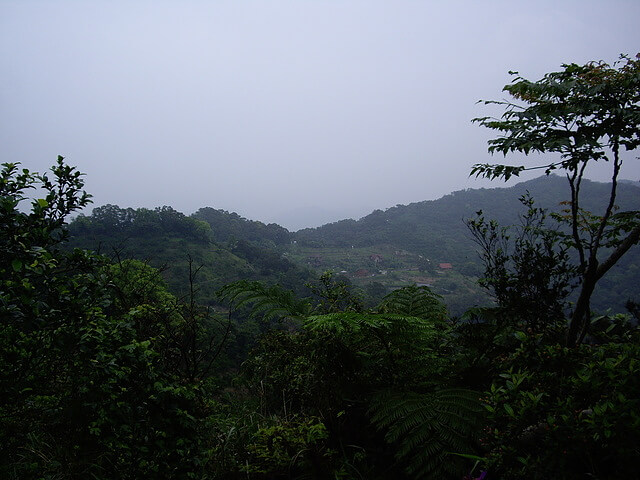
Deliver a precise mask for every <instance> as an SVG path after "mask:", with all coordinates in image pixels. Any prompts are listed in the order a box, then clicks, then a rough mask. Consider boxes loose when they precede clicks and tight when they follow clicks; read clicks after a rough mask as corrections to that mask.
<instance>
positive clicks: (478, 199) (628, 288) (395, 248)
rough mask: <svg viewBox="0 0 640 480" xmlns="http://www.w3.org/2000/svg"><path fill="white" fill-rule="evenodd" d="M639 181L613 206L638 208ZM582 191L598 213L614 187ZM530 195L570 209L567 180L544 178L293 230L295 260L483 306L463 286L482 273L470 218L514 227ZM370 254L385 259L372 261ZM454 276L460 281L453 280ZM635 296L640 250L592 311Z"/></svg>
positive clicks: (639, 289)
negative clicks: (425, 287) (430, 288)
mask: <svg viewBox="0 0 640 480" xmlns="http://www.w3.org/2000/svg"><path fill="white" fill-rule="evenodd" d="M636 183H637V182H635V183H633V182H627V183H623V184H621V185H620V186H619V187H618V195H617V199H616V205H617V206H618V207H619V208H620V209H622V210H640V187H639V186H638V185H636ZM582 190H583V194H584V202H583V208H584V209H585V210H588V211H591V212H593V213H594V214H596V215H597V214H598V212H599V211H600V210H602V209H603V208H604V207H603V205H606V201H607V199H608V194H609V191H610V184H607V183H599V182H591V181H588V180H585V181H584V182H583V186H582ZM527 192H528V193H529V194H530V195H531V196H532V197H533V199H534V200H535V202H536V204H537V205H538V206H539V207H542V208H545V209H548V210H549V211H550V212H562V211H563V210H566V208H567V206H566V204H563V202H566V201H567V199H568V197H567V195H568V190H567V181H566V179H565V178H563V177H560V176H557V175H549V176H544V175H543V176H541V177H538V178H536V179H533V180H529V181H526V182H521V183H518V184H517V185H515V186H513V187H509V188H490V189H487V188H481V189H467V190H461V191H457V192H453V193H451V194H449V195H446V196H444V197H442V198H440V199H437V200H431V201H424V202H418V203H412V204H409V205H397V206H395V207H391V208H388V209H387V210H385V211H382V210H376V211H375V212H373V213H371V214H369V215H367V216H366V217H363V218H361V219H360V220H357V221H356V220H342V221H339V222H335V223H331V224H327V225H323V226H322V227H318V228H313V229H304V230H301V231H299V232H296V233H295V234H294V235H293V238H294V239H295V241H296V242H297V246H298V250H299V251H303V252H304V254H303V255H298V256H297V257H295V258H297V259H298V260H299V261H305V259H306V260H307V263H309V264H310V265H314V264H315V266H316V268H319V269H334V270H339V271H340V270H343V269H344V270H347V275H349V276H353V275H354V274H355V272H357V271H358V270H361V269H366V270H367V272H368V273H367V277H366V279H356V281H357V282H359V283H362V282H365V281H368V282H382V283H383V284H390V285H396V286H400V285H402V284H403V283H404V284H407V283H411V279H413V281H414V282H416V283H421V280H420V279H421V278H427V279H432V280H431V281H430V282H426V281H425V283H429V284H432V285H437V284H438V283H440V284H441V285H442V289H443V290H441V291H440V293H442V294H444V295H445V298H446V299H447V300H448V302H451V303H452V305H455V310H456V311H458V312H459V311H460V309H461V310H464V309H466V308H469V307H471V306H473V304H475V303H478V302H481V301H482V300H483V298H482V297H480V296H478V295H475V294H471V293H470V292H468V290H469V288H470V289H471V290H473V286H472V285H473V282H472V283H471V285H470V286H468V287H467V288H465V287H464V284H463V283H462V281H461V280H462V277H467V276H468V277H475V278H477V277H478V276H480V275H481V272H482V270H481V262H480V258H479V256H478V245H476V244H475V243H474V241H473V237H472V235H471V233H470V231H469V229H468V228H467V226H466V224H465V220H468V219H470V218H473V217H474V216H475V215H476V212H478V211H480V210H482V212H483V214H484V216H485V217H486V218H489V219H494V220H496V221H497V222H498V223H499V224H501V225H512V224H517V223H518V222H519V218H518V215H519V214H521V213H523V212H524V211H525V210H526V209H525V207H524V206H522V205H521V204H520V203H519V201H518V199H519V198H520V197H521V196H522V195H524V194H525V193H527ZM551 225H553V224H551ZM558 228H562V227H558ZM359 252H365V254H360V255H359V258H360V261H359V263H357V262H353V258H354V257H356V256H358V253H359ZM371 255H379V256H380V257H381V258H380V259H379V261H378V262H374V261H371V259H370V257H371ZM305 257H306V258H305ZM348 257H351V261H349V260H348ZM441 263H449V264H451V266H452V269H451V270H450V271H449V270H447V271H446V272H444V273H445V277H442V276H441V275H440V276H439V275H436V274H435V272H436V271H437V270H441V269H439V268H438V266H439V264H441ZM349 267H350V268H349ZM411 269H413V274H412V273H411V271H410V270H411ZM380 270H383V271H386V272H387V273H386V275H384V276H381V275H380V274H379V272H380ZM394 270H398V271H399V272H400V275H399V277H400V278H399V279H398V278H396V279H394V280H393V281H391V282H389V281H388V276H389V275H392V274H393V272H394ZM454 272H455V273H456V274H461V275H462V277H460V276H458V277H456V278H451V275H453V274H454ZM447 275H448V277H447ZM356 276H357V275H356ZM402 279H404V281H403V280H402ZM445 283H446V284H447V285H449V287H451V286H453V285H456V284H459V286H458V287H456V291H455V292H451V291H449V290H451V288H447V287H446V286H444V285H445ZM638 298H640V251H638V249H634V250H631V251H630V252H629V254H628V255H626V256H625V257H624V258H623V259H621V261H620V263H619V264H618V265H616V266H615V268H614V269H613V270H612V271H610V272H609V273H608V274H607V276H606V277H605V278H604V279H603V281H602V283H601V284H600V285H599V290H598V291H597V292H596V295H595V298H594V305H595V306H596V308H597V309H598V310H600V311H605V310H607V309H609V308H611V309H613V310H614V311H624V305H625V303H626V302H627V300H629V299H638ZM464 302H467V303H466V305H465V304H464Z"/></svg>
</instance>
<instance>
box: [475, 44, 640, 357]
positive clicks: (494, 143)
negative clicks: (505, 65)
mask: <svg viewBox="0 0 640 480" xmlns="http://www.w3.org/2000/svg"><path fill="white" fill-rule="evenodd" d="M511 73H512V75H514V76H515V77H514V80H513V81H512V82H511V83H510V84H508V85H506V86H505V87H504V89H503V90H504V91H506V92H508V93H509V94H510V95H511V96H512V97H513V99H514V100H513V101H485V102H484V104H495V105H499V106H502V107H504V108H505V112H504V113H503V115H502V117H501V118H500V119H497V118H493V117H482V118H476V119H474V120H473V121H474V122H476V123H479V124H480V125H483V126H485V127H488V128H491V129H493V130H497V131H498V132H500V133H501V135H500V136H499V137H497V138H495V139H493V140H490V141H489V152H490V153H495V152H499V153H502V154H504V155H505V156H506V155H507V154H508V153H512V152H521V153H525V154H529V153H531V152H538V153H555V154H559V155H560V159H559V161H557V162H550V163H547V164H545V165H541V166H534V167H525V166H510V165H491V164H477V165H474V166H473V168H472V170H471V175H474V174H475V175H476V176H482V177H486V178H490V179H495V178H503V179H504V180H508V179H509V178H510V177H511V176H514V175H515V176H518V175H519V174H520V172H523V171H526V170H534V169H544V171H545V173H546V174H549V173H551V172H552V171H554V170H562V171H564V172H565V173H566V176H567V180H568V182H569V187H570V191H571V198H570V201H569V202H568V209H567V211H566V215H565V216H564V217H563V219H564V220H565V221H566V222H567V223H568V225H569V228H570V232H571V233H570V238H571V245H572V247H573V248H574V249H575V250H576V252H577V257H578V265H577V270H578V274H579V277H580V287H579V288H580V293H579V296H578V299H577V301H576V303H575V306H574V308H573V312H572V314H571V318H570V321H569V329H568V333H567V344H568V345H575V344H578V343H580V342H581V340H582V338H584V335H585V334H586V332H587V328H588V325H589V322H590V317H591V308H590V299H591V295H592V294H593V291H594V289H595V287H596V284H597V283H598V281H599V280H600V279H601V278H602V277H603V276H604V275H605V274H606V273H607V272H608V271H609V270H610V269H611V267H612V266H613V265H615V264H616V262H617V261H618V260H619V259H620V257H622V256H623V255H624V254H625V253H626V252H627V251H628V250H629V249H630V248H631V247H632V246H633V245H635V244H637V243H638V240H640V212H617V211H616V204H615V201H616V189H617V184H618V176H619V174H620V170H621V167H622V163H623V155H621V151H627V152H631V151H634V150H636V149H637V148H638V146H640V54H639V55H638V56H636V58H635V59H632V58H629V57H626V56H621V58H620V60H619V61H618V62H615V63H614V64H613V65H609V64H607V63H604V62H590V63H587V64H585V65H577V64H570V65H563V68H562V70H561V71H559V72H552V73H548V74H546V75H545V76H544V77H543V78H542V79H540V80H538V81H535V82H533V81H530V80H527V79H525V78H523V77H521V76H519V75H518V73H517V72H511ZM598 161H605V162H609V163H610V164H611V168H612V175H611V190H610V194H609V201H608V202H607V205H606V206H604V210H603V212H601V213H599V214H595V215H594V214H591V213H590V212H586V211H584V210H583V209H582V208H581V204H580V201H581V196H580V195H581V190H580V187H581V182H582V179H583V178H584V175H585V172H586V169H587V166H588V165H590V164H592V163H593V162H598Z"/></svg>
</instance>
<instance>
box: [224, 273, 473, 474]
mask: <svg viewBox="0 0 640 480" xmlns="http://www.w3.org/2000/svg"><path fill="white" fill-rule="evenodd" d="M330 280H331V279H330V277H328V276H327V277H325V279H324V282H322V285H324V286H325V287H327V290H328V291H325V292H324V293H323V295H321V296H319V298H320V303H319V304H318V306H317V307H316V311H319V312H327V311H328V312H329V313H321V314H315V315H314V314H310V313H307V316H306V318H305V319H304V323H303V329H302V330H299V331H293V332H288V331H279V332H272V333H270V334H268V335H266V336H265V337H264V338H263V339H262V341H261V342H260V344H259V347H258V348H257V349H255V350H254V352H253V353H252V355H251V356H250V358H249V360H248V361H247V362H246V364H245V368H246V372H247V373H248V377H247V379H248V381H249V385H250V388H252V389H258V390H259V392H260V399H261V401H260V405H261V413H262V414H263V415H266V414H278V415H284V416H286V415H291V414H299V415H304V416H309V415H311V416H313V415H317V416H319V417H320V418H323V420H324V422H325V425H326V427H327V428H328V432H329V440H330V442H333V443H332V444H333V445H335V446H334V448H335V449H336V450H338V451H344V446H345V445H358V446H359V447H360V448H362V450H363V452H364V453H365V454H366V455H365V457H363V458H365V459H366V458H368V459H370V460H372V457H371V453H370V452H372V451H375V450H376V449H378V448H380V442H381V440H382V439H381V438H380V437H379V436H378V435H377V433H376V430H377V429H380V431H382V432H387V433H388V434H387V439H388V442H389V443H390V444H391V445H392V446H393V450H391V451H390V453H393V452H397V456H398V459H399V461H400V465H404V466H406V467H407V470H406V471H407V473H408V474H409V475H410V477H411V478H420V475H422V473H423V472H424V471H431V470H432V471H433V472H436V471H438V472H440V473H442V475H443V476H442V477H441V478H455V475H461V474H462V472H463V471H464V469H462V466H461V464H463V463H464V462H461V461H458V460H459V458H458V460H452V461H451V462H448V465H449V469H448V470H447V469H446V468H445V469H444V470H442V469H440V467H442V462H441V461H442V459H443V458H445V457H446V452H447V451H450V450H451V449H455V448H458V447H461V448H463V447H462V446H463V444H464V452H462V453H468V452H469V449H471V448H472V446H471V444H472V443H473V442H472V441H467V442H463V441H462V440H461V439H462V437H464V438H467V439H470V438H473V429H474V428H475V425H476V423H475V422H476V421H477V420H478V412H479V403H478V395H477V394H474V393H473V392H469V391H463V390H446V389H444V388H442V387H443V385H445V386H446V385H447V381H448V375H449V373H448V372H447V366H448V365H449V363H448V362H447V360H446V355H447V353H451V350H450V349H449V347H447V346H446V345H445V341H444V337H445V335H446V330H447V329H446V323H445V322H444V312H445V307H444V306H443V305H442V304H441V303H440V302H439V301H438V299H437V296H435V295H434V294H433V293H432V292H431V291H430V290H429V289H427V288H418V287H415V286H414V287H407V288H406V289H402V290H400V291H398V292H394V293H392V294H390V295H388V296H387V298H386V299H385V301H384V302H383V303H382V304H381V305H380V306H379V307H377V308H376V309H374V310H373V311H370V312H368V311H362V310H360V311H358V310H356V309H354V308H352V307H351V306H352V305H353V303H351V302H350V301H348V296H345V292H346V291H345V290H344V285H339V284H338V285H337V286H336V285H335V284H333V283H331V282H330ZM246 286H248V287H249V289H248V290H249V291H248V292H247V296H246V297H242V294H241V293H239V292H237V294H236V298H246V299H252V298H253V295H255V294H256V293H258V292H259V293H265V292H269V291H270V290H271V289H272V288H274V287H270V288H266V287H263V288H262V289H260V288H257V286H256V285H250V284H246ZM239 287H241V286H240V285H238V284H236V285H234V286H233V287H232V289H231V290H234V291H237V289H238V288H239ZM334 288H335V290H332V289H334ZM283 297H284V298H287V297H286V296H283V295H270V296H269V297H268V299H278V298H283ZM345 298H347V301H345V302H342V303H340V302H338V301H337V300H338V299H345ZM263 299H266V297H260V296H258V297H257V299H256V306H257V310H256V311H257V312H263V311H264V312H267V313H268V312H270V311H271V310H269V309H265V308H264V303H262V302H263ZM326 299H332V300H335V301H331V300H330V301H326ZM286 303H287V304H291V302H290V301H287V302H286ZM336 305H341V307H336ZM358 309H361V307H359V306H358ZM414 315H415V316H414ZM399 392H405V394H403V395H398V393H399ZM406 395H409V396H411V398H412V399H413V403H412V405H413V406H414V407H415V408H413V407H412V408H405V410H404V412H405V413H406V417H404V418H403V423H402V425H400V424H399V423H398V422H397V421H398V417H394V416H389V412H391V411H403V410H402V408H404V407H403V405H404V403H403V402H404V398H405V397H406ZM383 398H384V399H386V400H385V402H386V409H383V408H382V403H381V402H382V400H381V399H383ZM474 405H475V408H474ZM427 411H433V412H437V413H434V416H431V417H430V416H428V415H426V414H425V412H427ZM463 411H464V413H465V415H467V417H466V418H465V419H461V418H460V415H461V414H462V412H463ZM454 417H456V418H457V419H454ZM412 422H413V423H412ZM409 424H411V425H412V427H414V428H413V429H412V432H411V434H407V435H406V436H403V437H402V438H401V436H400V435H399V434H397V432H398V431H400V430H401V429H405V428H407V427H406V425H409ZM394 432H396V433H394ZM452 432H456V433H452ZM435 439H438V441H435ZM427 440H430V441H431V440H433V441H432V442H428V445H429V447H428V448H427V449H426V451H422V452H421V453H418V452H417V449H418V448H419V445H425V443H422V441H427ZM336 442H338V443H337V444H336ZM456 458H457V457H456ZM383 460H384V457H378V458H377V459H376V461H375V462H374V463H375V464H379V462H380V461H383ZM390 461H391V459H387V460H386V461H385V463H387V464H388V462H390ZM360 462H362V458H361V460H360ZM342 463H343V464H345V465H346V464H351V463H350V460H349V459H347V458H346V457H343V460H342ZM358 465H359V466H360V467H359V468H367V469H368V470H367V471H368V472H369V475H372V476H375V475H377V473H375V472H376V471H377V469H379V468H381V465H380V466H378V467H375V466H372V465H368V466H367V467H364V466H363V465H362V464H361V463H359V464H358ZM437 465H439V466H437ZM372 468H373V470H371V469H372ZM453 472H455V473H453ZM452 475H453V477H452Z"/></svg>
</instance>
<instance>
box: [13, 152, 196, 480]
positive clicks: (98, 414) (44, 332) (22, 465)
mask: <svg viewBox="0 0 640 480" xmlns="http://www.w3.org/2000/svg"><path fill="white" fill-rule="evenodd" d="M52 172H53V174H54V176H55V180H49V178H48V177H47V176H46V175H38V174H35V173H31V172H29V171H27V170H22V172H21V173H19V172H18V171H17V167H16V165H12V164H5V165H4V168H3V171H2V176H1V178H0V186H1V187H2V196H1V199H2V209H1V212H0V215H1V219H0V222H1V223H2V226H3V228H2V235H1V237H0V238H1V239H2V240H1V242H2V244H3V246H4V247H6V249H5V250H4V253H3V255H2V256H1V260H0V318H1V319H2V321H1V324H0V325H1V330H0V346H1V348H0V352H1V353H0V371H1V372H2V373H1V374H0V388H1V389H2V391H3V396H2V400H1V402H0V445H1V447H0V449H1V451H0V457H1V458H2V463H1V465H0V474H1V476H2V477H3V478H42V477H48V478H53V477H80V476H82V477H86V476H91V477H93V478H113V477H120V478H134V477H138V478H139V477H149V476H153V477H156V478H161V477H175V476H184V477H187V476H192V475H196V474H197V475H200V474H201V471H202V467H203V466H204V464H205V463H206V455H207V454H206V448H207V447H206V441H205V437H203V436H202V435H200V434H199V431H200V429H201V426H202V424H201V421H200V420H199V418H198V417H200V416H201V413H199V412H201V410H200V408H199V407H198V405H197V403H196V401H195V400H196V399H195V397H196V395H195V391H196V386H195V385H192V384H188V383H186V382H183V381H181V379H178V378H176V377H174V376H173V375H171V371H170V370H169V371H165V369H164V366H165V365H167V362H169V363H170V360H171V359H170V358H166V357H165V356H163V354H164V353H165V352H164V350H163V349H162V348H159V346H160V345H161V344H162V342H163V337H164V335H165V334H166V331H165V330H164V329H163V324H162V323H161V322H160V323H156V321H157V319H158V318H160V317H164V316H168V317H171V319H170V320H168V321H170V322H175V321H179V319H175V318H173V317H172V314H173V312H174V305H173V304H172V303H171V302H170V298H171V297H170V296H169V294H168V293H166V291H164V290H163V289H162V287H161V285H160V284H158V283H156V282H154V281H150V280H149V279H150V278H152V277H153V275H151V276H147V275H146V274H147V273H151V274H152V272H149V271H146V270H145V269H144V268H137V269H128V270H126V271H125V270H124V269H122V268H120V267H122V266H119V267H114V266H112V265H109V264H108V262H107V261H106V259H104V258H103V257H99V256H95V255H93V254H90V253H88V252H83V251H79V250H76V251H74V252H72V253H65V252H63V251H61V250H60V249H59V248H58V247H59V245H60V242H61V241H62V240H63V239H64V237H65V232H64V230H63V228H62V227H63V225H64V220H65V217H66V216H67V215H68V214H69V213H70V212H72V211H74V210H76V209H78V208H80V207H82V206H84V205H86V203H87V201H88V195H86V194H84V193H83V192H82V186H83V183H82V179H81V176H80V174H79V173H78V172H77V171H75V169H73V168H72V167H69V166H67V165H65V164H64V163H63V159H62V158H61V157H59V159H58V163H57V165H56V166H54V167H53V168H52ZM36 187H37V188H41V189H43V191H44V194H45V196H44V198H37V199H36V200H34V201H33V202H32V206H31V210H30V211H26V212H25V211H22V210H20V209H19V208H18V207H19V203H20V201H22V200H24V199H25V197H24V195H25V190H26V189H29V188H36ZM36 191H37V190H36Z"/></svg>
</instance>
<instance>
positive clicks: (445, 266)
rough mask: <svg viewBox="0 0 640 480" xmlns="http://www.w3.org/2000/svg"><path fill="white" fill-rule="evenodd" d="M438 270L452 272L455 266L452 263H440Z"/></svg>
mask: <svg viewBox="0 0 640 480" xmlns="http://www.w3.org/2000/svg"><path fill="white" fill-rule="evenodd" d="M438 268H439V269H440V270H451V269H452V268H453V265H451V264H450V263H439V264H438Z"/></svg>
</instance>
